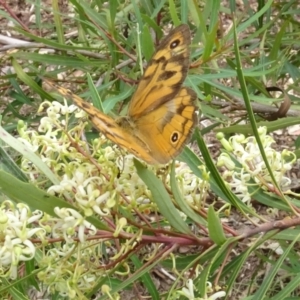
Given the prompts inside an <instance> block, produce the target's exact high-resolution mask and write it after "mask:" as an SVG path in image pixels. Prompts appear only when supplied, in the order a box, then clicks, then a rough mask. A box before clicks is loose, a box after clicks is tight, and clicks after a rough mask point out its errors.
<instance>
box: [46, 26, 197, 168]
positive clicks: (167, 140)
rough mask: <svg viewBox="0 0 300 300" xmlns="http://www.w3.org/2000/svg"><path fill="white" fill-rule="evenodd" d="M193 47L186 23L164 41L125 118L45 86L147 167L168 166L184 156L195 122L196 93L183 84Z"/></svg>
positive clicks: (145, 74) (58, 89)
mask: <svg viewBox="0 0 300 300" xmlns="http://www.w3.org/2000/svg"><path fill="white" fill-rule="evenodd" d="M190 44H191V33H190V30H189V27H188V25H185V24H183V25H180V26H178V27H176V28H175V29H173V30H172V31H171V32H170V33H169V34H168V35H167V36H166V37H165V38H164V39H163V40H162V41H161V43H160V44H159V46H158V48H157V50H156V52H155V53H154V55H153V56H152V58H151V60H150V61H149V63H148V66H147V68H146V70H145V73H144V75H143V76H142V78H141V80H140V82H139V84H138V87H137V89H136V91H135V93H134V95H133V97H132V99H131V101H130V104H129V108H128V113H127V115H126V116H124V117H118V118H116V119H113V118H111V117H109V116H107V115H106V114H104V113H102V112H101V111H99V110H98V109H96V108H95V107H94V106H92V105H91V104H90V103H88V102H86V101H84V100H83V99H81V98H80V97H79V96H77V95H75V94H73V93H71V91H69V90H67V89H64V88H62V87H59V86H56V85H55V84H53V83H52V82H49V81H46V82H47V83H48V84H49V85H50V86H52V87H54V88H55V89H56V90H57V91H58V92H59V93H60V94H61V95H63V96H64V97H66V98H67V99H71V100H72V101H73V102H74V103H75V104H76V105H77V106H78V107H80V108H81V109H83V110H84V111H86V113H87V114H88V116H89V119H90V120H91V122H92V123H93V125H94V126H95V127H96V128H97V130H99V131H100V132H102V133H103V134H104V135H105V136H106V137H107V138H108V139H110V140H111V141H113V142H114V143H116V144H117V145H118V146H120V147H122V148H124V149H126V150H127V151H128V152H130V153H132V154H133V155H135V156H136V157H137V158H140V159H142V160H143V161H145V162H147V163H149V164H166V163H168V162H169V161H170V160H171V159H174V158H175V157H176V156H178V155H179V154H180V153H181V151H182V150H183V148H184V146H185V145H186V144H187V143H188V141H189V140H190V138H191V136H192V133H193V130H194V128H195V126H196V124H197V105H196V100H197V96H196V93H195V92H194V91H193V90H191V89H190V88H188V87H183V86H182V84H183V81H184V80H185V78H186V76H187V72H188V69H189V60H190V50H189V46H190Z"/></svg>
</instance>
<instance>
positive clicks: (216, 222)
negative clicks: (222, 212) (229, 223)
mask: <svg viewBox="0 0 300 300" xmlns="http://www.w3.org/2000/svg"><path fill="white" fill-rule="evenodd" d="M207 221H208V233H209V237H210V238H211V239H212V240H213V241H214V243H216V244H217V245H219V246H220V245H222V244H223V243H225V242H226V236H225V234H224V231H223V227H222V223H221V221H220V219H219V217H218V215H217V214H216V212H215V210H214V207H213V206H212V205H210V206H209V208H208V213H207Z"/></svg>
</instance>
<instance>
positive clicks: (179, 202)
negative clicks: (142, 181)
mask: <svg viewBox="0 0 300 300" xmlns="http://www.w3.org/2000/svg"><path fill="white" fill-rule="evenodd" d="M170 184H171V190H172V193H173V196H174V199H175V201H176V203H177V205H178V206H179V208H180V210H181V211H182V212H183V213H185V214H186V215H187V216H188V217H189V218H191V219H192V220H193V221H194V222H195V223H198V224H202V225H203V226H207V221H206V220H205V219H204V218H202V217H201V216H200V215H198V214H196V213H195V212H194V211H193V210H192V209H191V207H190V206H189V205H188V203H187V202H186V201H185V200H184V198H183V196H182V194H181V192H180V190H179V188H178V184H177V182H176V178H175V167H174V163H173V164H172V169H171V174H170Z"/></svg>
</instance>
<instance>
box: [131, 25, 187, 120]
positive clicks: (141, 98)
mask: <svg viewBox="0 0 300 300" xmlns="http://www.w3.org/2000/svg"><path fill="white" fill-rule="evenodd" d="M190 43H191V34H190V30H189V27H188V26H187V25H180V26H179V27H177V28H175V29H174V30H172V31H171V32H170V33H169V35H168V36H167V37H165V38H164V39H163V40H162V42H161V43H160V45H159V46H158V48H157V51H156V52H155V54H154V55H153V57H152V58H151V60H150V62H149V64H148V66H147V68H146V71H145V73H144V76H143V77H142V79H141V80H140V83H139V85H138V87H137V90H136V92H135V93H134V95H133V97H132V99H131V102H130V105H129V110H128V115H129V116H130V117H131V118H132V119H139V118H140V117H141V116H143V115H145V114H147V113H149V112H151V111H153V110H155V109H156V108H157V107H159V106H161V105H162V104H163V103H165V102H167V101H170V100H172V99H173V98H174V97H175V96H176V94H177V93H178V91H179V89H180V88H181V85H182V83H183V81H184V80H185V78H186V75H187V72H188V68H189V57H190V50H189V45H190Z"/></svg>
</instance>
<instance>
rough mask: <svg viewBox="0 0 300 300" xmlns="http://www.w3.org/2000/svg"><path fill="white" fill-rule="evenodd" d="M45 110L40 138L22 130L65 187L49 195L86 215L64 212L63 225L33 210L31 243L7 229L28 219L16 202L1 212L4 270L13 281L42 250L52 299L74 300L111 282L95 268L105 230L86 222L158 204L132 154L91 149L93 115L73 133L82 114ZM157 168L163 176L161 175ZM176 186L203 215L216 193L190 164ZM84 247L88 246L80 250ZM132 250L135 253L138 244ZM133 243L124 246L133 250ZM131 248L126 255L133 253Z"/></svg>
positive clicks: (100, 145) (52, 106) (99, 144)
mask: <svg viewBox="0 0 300 300" xmlns="http://www.w3.org/2000/svg"><path fill="white" fill-rule="evenodd" d="M42 109H46V112H47V116H46V117H44V118H42V119H41V124H40V126H39V128H38V131H35V130H33V129H28V128H27V127H26V126H25V124H24V123H22V122H20V124H19V127H18V130H19V134H20V139H21V140H22V142H23V143H24V144H26V145H28V149H30V150H31V151H33V152H35V153H36V154H37V155H38V156H39V157H40V158H41V160H42V161H43V162H44V163H45V164H46V165H47V166H48V167H49V168H50V169H51V170H52V172H53V173H54V175H55V176H56V177H57V178H59V184H56V185H51V186H50V187H48V193H50V194H51V195H56V196H58V197H65V198H66V199H68V201H70V202H71V203H72V205H73V206H74V207H76V209H78V211H77V210H74V209H70V208H58V207H56V208H55V211H54V212H55V214H56V215H57V217H53V216H50V215H47V214H43V215H42V213H41V212H39V213H38V212H34V213H31V212H30V210H29V209H28V208H26V211H27V218H25V217H24V218H23V219H22V220H23V221H19V223H18V225H19V227H20V228H22V230H23V231H22V232H24V233H23V235H22V237H23V239H19V236H18V235H17V233H18V232H21V229H19V231H17V230H15V229H14V230H9V229H6V227H7V228H11V227H9V226H8V225H7V224H10V223H9V222H8V221H7V220H6V219H7V217H6V216H9V215H14V214H18V215H21V213H20V212H19V206H17V208H18V209H17V208H14V209H10V210H7V203H10V202H6V206H5V205H4V204H3V205H4V206H3V209H4V210H3V209H2V211H0V234H1V235H2V236H4V237H6V236H7V237H6V239H5V240H4V241H3V243H2V242H0V259H1V261H0V263H1V266H2V267H5V271H6V273H7V274H10V275H9V276H10V277H11V278H13V276H14V275H15V274H16V271H17V266H18V263H19V262H20V261H24V260H25V259H32V258H33V257H34V255H35V253H36V251H37V248H36V247H37V246H39V247H40V249H38V250H39V259H38V260H36V261H37V263H38V266H39V267H40V268H41V270H42V271H40V272H39V273H38V277H39V279H40V280H41V281H42V282H43V283H44V284H45V286H47V287H48V291H49V292H54V291H58V292H59V293H60V295H61V296H64V297H69V298H70V299H71V298H74V297H75V298H76V297H77V296H78V295H79V294H81V293H82V292H83V291H84V290H87V289H90V288H91V287H92V286H93V283H94V282H95V278H97V277H99V276H100V274H101V276H104V274H103V273H102V271H100V270H99V269H96V267H95V268H94V269H93V268H92V267H91V266H89V263H90V259H91V257H94V258H95V260H98V259H99V255H100V257H101V249H100V248H101V247H100V246H99V242H98V241H97V243H95V241H93V238H94V235H95V234H97V230H96V228H95V227H94V226H92V225H91V224H90V223H89V222H87V221H86V218H87V217H90V216H97V217H100V218H104V217H110V218H111V215H110V211H111V209H112V207H114V206H115V205H116V204H118V205H120V206H123V208H124V209H128V210H130V211H131V210H132V209H138V210H139V211H140V212H143V211H147V212H151V211H152V210H153V209H154V208H155V210H156V207H155V204H154V203H153V202H152V201H150V199H151V193H150V191H149V190H148V189H147V187H146V186H145V184H144V183H143V181H142V180H141V179H140V178H139V176H138V175H137V172H136V170H135V167H134V164H133V156H132V155H131V154H129V155H124V153H125V152H124V150H120V149H119V148H118V147H117V146H110V144H109V143H108V141H107V139H106V138H105V137H103V136H100V137H99V138H97V139H94V140H93V142H92V144H91V147H90V148H89V147H88V145H87V143H86V141H85V140H84V139H83V138H82V136H81V135H82V132H83V131H84V129H85V126H86V125H87V122H86V121H85V120H84V119H83V118H86V114H85V113H83V112H82V111H81V110H78V111H79V113H76V114H75V118H77V119H78V120H77V121H76V125H75V126H74V127H72V128H69V123H70V120H72V119H71V118H70V114H73V113H74V111H75V110H76V109H77V107H76V106H74V105H71V106H68V105H67V104H66V103H64V104H60V103H58V102H55V101H54V102H52V103H50V102H45V103H43V104H42V105H41V107H40V110H42ZM21 166H22V168H23V170H24V171H25V172H26V173H27V174H28V177H29V178H30V180H31V183H34V184H35V185H37V186H42V187H44V186H45V182H47V181H46V180H47V178H45V176H43V174H42V173H41V171H40V170H39V169H38V168H37V167H36V166H35V165H34V164H32V163H31V162H30V161H29V160H27V159H26V158H23V160H22V162H21ZM151 168H152V170H153V171H157V170H156V168H155V167H151ZM162 176H164V175H162ZM176 179H177V180H178V182H179V188H180V190H181V192H182V194H183V197H185V199H186V200H187V202H189V203H190V205H192V206H197V207H199V202H200V201H201V199H202V197H204V196H205V195H206V192H207V190H208V183H207V181H206V182H203V181H202V180H201V179H200V178H198V177H196V176H195V175H194V174H192V172H191V171H190V170H189V168H188V167H187V166H186V165H185V164H182V163H177V165H176ZM169 180H170V179H169V176H167V177H166V178H164V181H165V183H166V184H168V183H169ZM125 199H126V201H125ZM11 205H12V204H11ZM22 209H24V208H22ZM29 215H32V216H35V219H32V217H31V218H30V217H28V216H29ZM124 221H125V222H124ZM32 222H34V226H28V225H33V224H32ZM114 225H115V227H113V228H114V229H115V232H114V236H118V234H119V232H120V231H124V232H128V230H129V232H130V230H131V229H130V226H131V225H130V223H129V224H127V222H126V219H124V218H119V219H118V220H117V221H115V224H114ZM29 228H30V229H29ZM7 230H8V233H7ZM25 233H26V234H27V235H26V234H25ZM141 233H142V232H141ZM24 237H26V238H24ZM88 237H89V239H88ZM33 238H35V239H36V241H39V242H37V243H36V244H35V243H34V242H32V241H31V239H33ZM77 240H78V241H80V243H78V242H76V244H75V241H77ZM0 241H1V239H0ZM130 243H133V245H134V243H135V240H134V239H133V240H132V241H131V242H130ZM130 243H129V244H128V245H126V243H124V244H122V245H121V246H122V247H125V248H126V247H130V246H131V245H130ZM20 244H22V247H21V248H20ZM46 245H47V247H45V246H46ZM75 245H76V246H75ZM18 247H19V248H18ZM125 248H124V253H125V252H126V251H127V250H126V249H125ZM20 249H21V250H22V251H21V250H20ZM121 249H123V248H121ZM120 253H121V252H120ZM120 253H117V254H116V255H115V257H116V258H117V257H118V254H120ZM25 254H26V255H25ZM111 259H114V258H112V257H111ZM10 266H13V267H14V269H13V270H12V271H11V272H9V270H8V268H9V267H10ZM13 267H12V268H13ZM74 282H76V284H74ZM80 284H82V285H80Z"/></svg>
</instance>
